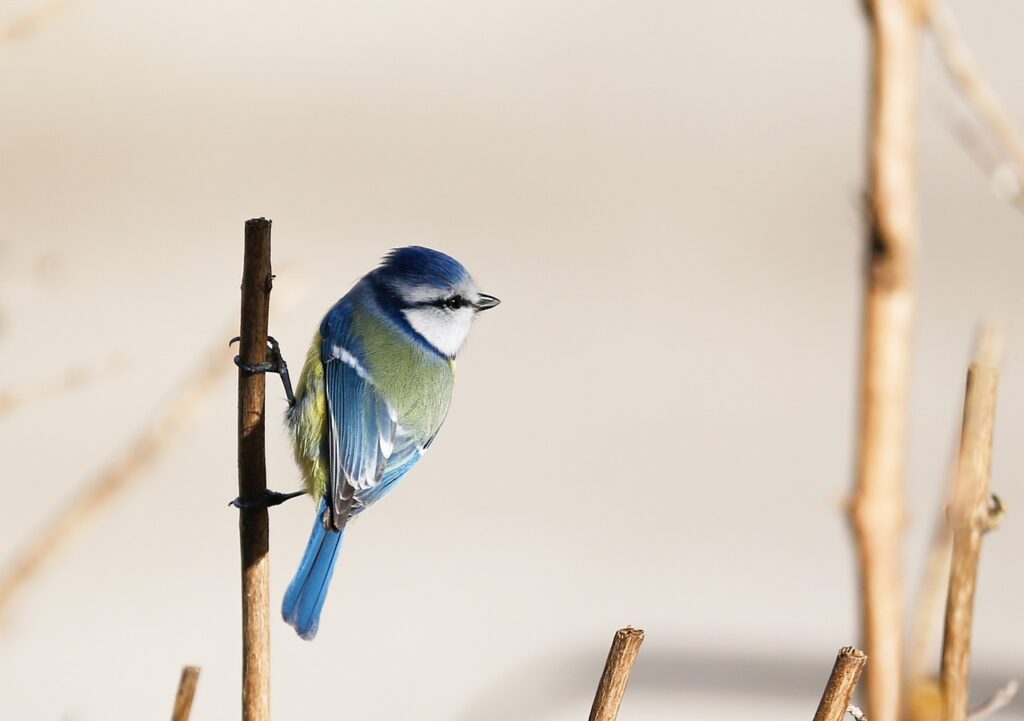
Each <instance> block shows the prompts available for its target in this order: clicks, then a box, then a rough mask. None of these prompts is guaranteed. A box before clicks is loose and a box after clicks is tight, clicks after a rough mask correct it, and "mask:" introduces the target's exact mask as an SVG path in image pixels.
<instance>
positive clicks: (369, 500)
mask: <svg viewBox="0 0 1024 721" xmlns="http://www.w3.org/2000/svg"><path fill="white" fill-rule="evenodd" d="M422 455H423V446H422V445H420V442H419V441H418V440H417V439H416V438H415V437H413V436H412V435H410V434H408V433H405V432H403V429H402V427H401V426H399V427H398V434H397V435H396V437H395V450H394V452H393V453H392V454H391V457H390V458H389V459H388V462H387V466H386V467H385V469H384V475H383V476H382V477H381V479H380V482H379V483H378V484H377V485H375V486H373V487H372V488H368V489H366V490H365V491H360V492H357V493H356V501H357V502H358V504H359V505H358V507H357V508H356V509H355V510H356V512H358V511H361V510H363V509H364V508H366V507H367V506H370V505H372V504H374V503H376V502H377V501H379V500H380V499H381V498H383V497H384V496H386V495H387V494H388V492H389V491H390V490H391V489H392V488H394V487H395V484H396V483H398V481H400V480H401V479H402V476H404V475H405V474H406V473H408V472H409V471H411V470H412V467H413V466H415V465H416V462H417V461H419V459H420V456H422Z"/></svg>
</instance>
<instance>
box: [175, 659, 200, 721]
mask: <svg viewBox="0 0 1024 721" xmlns="http://www.w3.org/2000/svg"><path fill="white" fill-rule="evenodd" d="M198 683H199V667H198V666H185V667H184V668H183V669H181V680H180V681H178V693H177V695H176V696H175V697H174V710H173V711H172V712H171V721H188V718H189V716H190V715H191V714H192V699H193V698H195V695H196V685H197V684H198Z"/></svg>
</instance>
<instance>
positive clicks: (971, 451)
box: [940, 363, 999, 721]
mask: <svg viewBox="0 0 1024 721" xmlns="http://www.w3.org/2000/svg"><path fill="white" fill-rule="evenodd" d="M998 385H999V371H997V370H996V369H995V368H990V367H987V366H983V365H979V364H976V363H975V364H972V365H971V368H970V370H969V371H968V373H967V393H966V397H965V399H964V420H963V431H962V432H961V435H960V462H959V465H958V469H957V476H956V483H955V485H954V488H953V501H952V503H951V505H950V509H949V522H950V527H951V528H952V531H953V558H952V562H951V564H950V572H949V591H948V595H947V597H946V619H945V627H944V633H943V638H942V670H941V674H940V677H941V688H942V705H943V716H942V717H943V719H944V721H966V719H967V687H968V680H969V676H970V653H971V624H972V621H973V614H974V592H975V587H976V584H977V577H978V559H979V557H980V555H981V540H982V537H983V536H984V535H985V532H986V531H987V530H988V527H989V506H988V499H989V477H990V475H991V469H992V434H993V429H994V426H995V414H996V390H997V388H998Z"/></svg>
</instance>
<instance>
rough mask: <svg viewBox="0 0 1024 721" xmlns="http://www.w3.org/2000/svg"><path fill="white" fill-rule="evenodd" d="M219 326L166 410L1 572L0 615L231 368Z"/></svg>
mask: <svg viewBox="0 0 1024 721" xmlns="http://www.w3.org/2000/svg"><path fill="white" fill-rule="evenodd" d="M230 335H231V334H230V331H228V330H225V331H223V332H222V333H221V334H220V335H219V337H218V340H217V341H216V342H215V343H214V345H213V346H212V347H211V348H210V349H209V350H208V351H207V352H206V353H205V354H203V356H202V360H201V361H200V363H199V365H198V367H197V369H196V370H195V371H194V372H193V373H191V374H190V375H189V378H188V380H187V381H186V382H185V383H184V385H183V386H182V387H181V388H180V389H179V390H178V392H177V393H176V394H175V396H174V397H173V399H172V400H171V402H170V404H169V405H168V406H167V408H166V410H165V411H164V412H163V413H162V414H160V415H158V416H157V417H156V419H155V420H154V421H153V422H152V423H150V424H149V425H148V426H145V427H144V428H143V429H142V431H141V433H139V435H138V436H136V438H135V439H134V440H133V441H132V442H131V443H130V444H129V445H128V447H127V448H126V449H125V450H124V451H122V452H121V453H120V454H118V455H117V456H116V457H115V458H114V459H113V460H112V461H111V462H110V463H109V464H108V465H107V466H106V467H105V468H103V469H101V470H100V472H99V473H98V474H97V475H96V476H94V477H93V478H92V480H90V481H89V482H88V483H86V484H85V485H84V486H83V487H82V488H81V489H79V490H78V491H77V492H76V493H74V494H73V495H72V496H71V497H70V498H69V499H67V500H66V501H65V502H64V503H63V504H61V506H60V508H59V510H58V511H55V512H54V513H53V515H52V516H51V517H50V518H49V521H48V522H47V523H46V524H45V525H44V526H43V528H41V529H40V530H39V531H38V533H37V534H36V535H35V536H34V537H33V538H31V539H30V540H29V541H28V543H26V544H25V546H24V547H23V548H22V549H21V550H20V552H18V553H17V555H16V556H15V559H14V561H13V562H11V563H10V564H8V565H7V567H6V568H5V569H4V570H3V572H2V573H0V619H2V618H3V616H4V615H5V613H6V611H8V610H9V608H10V605H11V603H12V602H13V601H14V600H15V599H16V598H17V596H18V594H19V593H20V592H21V591H23V590H24V589H25V588H26V586H27V585H28V584H29V583H30V582H31V581H32V580H33V579H34V578H35V577H36V576H37V575H38V574H39V573H40V572H41V571H43V569H45V568H46V566H47V565H48V564H49V563H50V562H51V561H52V560H53V559H54V557H55V556H56V555H57V553H58V552H59V551H60V550H61V549H63V548H64V547H66V546H67V545H68V544H69V543H70V542H71V541H72V540H73V539H74V538H75V537H76V535H77V534H78V533H79V532H80V531H81V530H82V529H83V528H84V527H85V526H86V525H88V523H89V522H91V521H92V520H93V519H94V518H95V517H96V515H97V514H98V513H99V512H100V511H101V510H102V509H104V508H106V507H107V506H108V505H109V504H110V503H111V502H112V501H113V500H114V499H115V498H117V497H119V496H120V495H121V494H122V493H124V492H125V491H126V490H127V489H128V488H130V487H131V486H132V485H134V484H135V483H136V482H137V481H138V480H139V479H140V478H141V477H142V475H143V473H144V472H145V471H146V470H148V469H149V467H150V466H152V465H153V464H154V463H155V462H156V461H157V459H159V458H160V457H161V456H163V455H164V454H165V453H166V452H167V451H168V449H170V448H171V446H173V445H174V443H175V442H176V441H177V440H178V438H179V437H180V436H181V434H182V432H183V431H184V430H185V429H186V428H187V427H188V426H189V424H190V423H191V422H192V419H193V418H194V417H195V415H196V413H197V412H198V411H199V409H200V408H201V407H202V406H203V405H204V404H205V403H206V402H207V401H208V400H209V399H210V398H211V397H212V396H213V395H214V394H213V389H214V387H215V386H216V384H217V383H218V382H220V381H221V380H222V379H223V378H224V377H225V376H226V375H227V372H228V371H229V370H230V369H231V367H232V366H231V361H230V354H229V351H228V348H227V344H226V343H225V342H224V341H223V339H224V338H227V337H229V336H230Z"/></svg>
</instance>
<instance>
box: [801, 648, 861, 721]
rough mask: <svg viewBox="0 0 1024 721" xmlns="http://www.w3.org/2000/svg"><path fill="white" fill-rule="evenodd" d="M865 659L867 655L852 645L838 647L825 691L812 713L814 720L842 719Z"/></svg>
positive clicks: (836, 720) (838, 720) (831, 720)
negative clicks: (837, 653) (816, 708)
mask: <svg viewBox="0 0 1024 721" xmlns="http://www.w3.org/2000/svg"><path fill="white" fill-rule="evenodd" d="M867 661H868V657H867V656H865V655H864V653H863V652H862V651H860V650H858V649H856V648H854V647H853V646H845V647H843V648H841V649H839V655H838V656H836V663H835V665H834V666H833V667H832V673H831V675H830V676H829V677H828V683H827V684H825V691H824V692H823V693H822V694H821V701H820V702H819V703H818V710H817V712H816V713H815V714H814V721H842V719H843V716H845V715H846V709H847V708H849V706H850V699H852V698H853V691H854V689H855V688H857V681H859V680H860V674H861V671H863V670H864V665H865V664H866V663H867Z"/></svg>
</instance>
